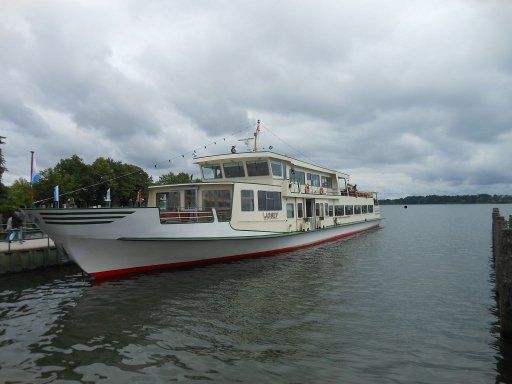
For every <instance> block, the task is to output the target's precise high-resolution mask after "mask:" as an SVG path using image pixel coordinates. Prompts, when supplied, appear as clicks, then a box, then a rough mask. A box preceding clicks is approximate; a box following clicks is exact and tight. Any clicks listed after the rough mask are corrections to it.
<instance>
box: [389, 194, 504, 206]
mask: <svg viewBox="0 0 512 384" xmlns="http://www.w3.org/2000/svg"><path fill="white" fill-rule="evenodd" d="M379 203H380V204H382V205H386V204H387V205H393V204H397V205H413V204H510V203H512V196H511V195H489V194H485V193H483V194H479V195H455V196H448V195H428V196H406V197H402V198H399V199H383V200H379Z"/></svg>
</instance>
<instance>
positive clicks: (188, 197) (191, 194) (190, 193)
mask: <svg viewBox="0 0 512 384" xmlns="http://www.w3.org/2000/svg"><path fill="white" fill-rule="evenodd" d="M196 207H197V205H196V190H195V189H185V209H192V208H196Z"/></svg>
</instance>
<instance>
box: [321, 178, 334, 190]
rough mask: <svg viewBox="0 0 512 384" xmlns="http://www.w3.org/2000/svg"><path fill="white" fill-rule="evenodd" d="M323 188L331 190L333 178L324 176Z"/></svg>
mask: <svg viewBox="0 0 512 384" xmlns="http://www.w3.org/2000/svg"><path fill="white" fill-rule="evenodd" d="M321 179H322V187H324V188H331V185H332V182H331V178H330V177H328V176H322V178H321Z"/></svg>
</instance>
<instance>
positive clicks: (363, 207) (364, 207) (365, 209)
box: [361, 205, 368, 213]
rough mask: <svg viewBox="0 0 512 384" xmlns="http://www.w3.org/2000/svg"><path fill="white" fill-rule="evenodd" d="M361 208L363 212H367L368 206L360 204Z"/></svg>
mask: <svg viewBox="0 0 512 384" xmlns="http://www.w3.org/2000/svg"><path fill="white" fill-rule="evenodd" d="M361 208H362V210H363V213H367V212H368V206H367V205H363V206H361Z"/></svg>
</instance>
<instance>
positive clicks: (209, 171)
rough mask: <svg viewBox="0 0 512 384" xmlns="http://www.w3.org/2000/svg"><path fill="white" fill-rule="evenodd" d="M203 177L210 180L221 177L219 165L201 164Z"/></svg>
mask: <svg viewBox="0 0 512 384" xmlns="http://www.w3.org/2000/svg"><path fill="white" fill-rule="evenodd" d="M201 169H202V170H203V179H205V180H212V179H222V171H221V170H220V165H215V164H214V165H203V166H202V168H201Z"/></svg>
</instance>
